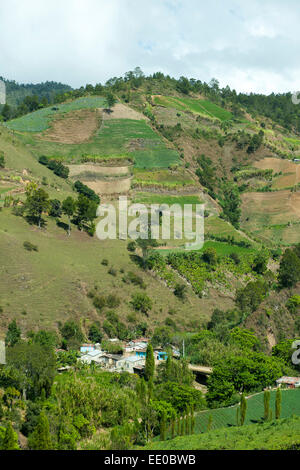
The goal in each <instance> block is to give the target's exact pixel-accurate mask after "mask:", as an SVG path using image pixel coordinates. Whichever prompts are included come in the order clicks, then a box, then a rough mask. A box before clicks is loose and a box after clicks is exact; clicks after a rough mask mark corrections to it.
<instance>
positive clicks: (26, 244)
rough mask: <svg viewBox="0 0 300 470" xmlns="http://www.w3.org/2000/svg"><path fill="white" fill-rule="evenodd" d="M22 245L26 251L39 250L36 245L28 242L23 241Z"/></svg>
mask: <svg viewBox="0 0 300 470" xmlns="http://www.w3.org/2000/svg"><path fill="white" fill-rule="evenodd" d="M23 246H24V248H25V250H27V251H39V249H38V246H37V245H33V244H32V243H30V242H24V243H23Z"/></svg>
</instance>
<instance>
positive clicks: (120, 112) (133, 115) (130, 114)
mask: <svg viewBox="0 0 300 470" xmlns="http://www.w3.org/2000/svg"><path fill="white" fill-rule="evenodd" d="M103 119H104V120H109V119H133V120H137V121H140V120H141V119H145V120H146V121H148V120H149V119H148V118H147V117H146V116H144V115H143V114H141V113H139V112H138V111H135V110H134V109H131V108H129V106H126V105H125V104H122V103H117V104H115V106H114V107H113V108H112V109H111V110H110V111H109V112H108V111H107V110H104V111H103Z"/></svg>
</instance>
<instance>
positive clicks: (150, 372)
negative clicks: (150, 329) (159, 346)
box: [145, 343, 155, 382]
mask: <svg viewBox="0 0 300 470" xmlns="http://www.w3.org/2000/svg"><path fill="white" fill-rule="evenodd" d="M154 371H155V361H154V353H153V347H152V344H151V343H149V344H148V346H147V351H146V363H145V378H146V380H147V381H148V382H149V381H150V380H153V377H154Z"/></svg>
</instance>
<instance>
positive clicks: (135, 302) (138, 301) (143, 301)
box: [130, 293, 152, 314]
mask: <svg viewBox="0 0 300 470" xmlns="http://www.w3.org/2000/svg"><path fill="white" fill-rule="evenodd" d="M130 304H131V305H132V307H133V308H134V310H137V311H140V312H143V313H145V314H147V313H148V311H149V310H151V309H152V300H151V299H150V297H148V295H147V294H144V293H137V294H134V295H133V296H132V300H131V301H130Z"/></svg>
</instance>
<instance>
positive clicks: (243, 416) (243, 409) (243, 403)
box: [240, 394, 247, 426]
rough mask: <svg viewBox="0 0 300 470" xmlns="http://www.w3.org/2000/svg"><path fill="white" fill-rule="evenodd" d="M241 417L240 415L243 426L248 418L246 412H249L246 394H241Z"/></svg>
mask: <svg viewBox="0 0 300 470" xmlns="http://www.w3.org/2000/svg"><path fill="white" fill-rule="evenodd" d="M240 406H241V417H240V420H241V421H240V422H241V426H243V425H244V423H245V419H246V413H247V400H246V397H245V395H244V394H242V396H241V405H240Z"/></svg>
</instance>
